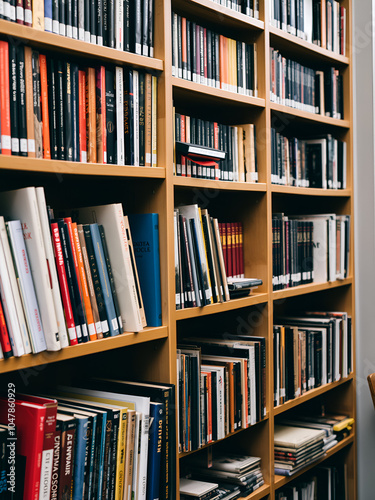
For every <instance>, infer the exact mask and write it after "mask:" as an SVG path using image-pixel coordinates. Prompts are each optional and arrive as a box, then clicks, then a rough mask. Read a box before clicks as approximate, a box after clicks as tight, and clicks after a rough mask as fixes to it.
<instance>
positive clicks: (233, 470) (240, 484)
mask: <svg viewBox="0 0 375 500" xmlns="http://www.w3.org/2000/svg"><path fill="white" fill-rule="evenodd" d="M260 463H261V459H260V458H259V457H252V456H249V455H239V454H235V453H220V454H219V453H218V454H215V455H214V456H213V457H212V460H209V461H208V460H207V459H206V460H205V459H204V457H203V456H202V455H201V456H200V457H195V458H194V461H193V460H192V461H190V462H189V463H188V467H187V469H188V470H189V474H188V475H187V477H181V478H180V494H181V498H182V499H183V500H192V498H193V497H194V498H196V499H197V500H205V499H207V500H220V499H222V498H225V499H227V500H229V499H230V498H237V497H238V496H241V497H246V496H248V495H250V494H251V493H253V492H254V491H256V490H257V489H258V488H260V486H262V485H263V484H264V480H263V474H262V470H261V468H260ZM191 478H192V479H191ZM213 481H214V482H213ZM223 495H224V496H223Z"/></svg>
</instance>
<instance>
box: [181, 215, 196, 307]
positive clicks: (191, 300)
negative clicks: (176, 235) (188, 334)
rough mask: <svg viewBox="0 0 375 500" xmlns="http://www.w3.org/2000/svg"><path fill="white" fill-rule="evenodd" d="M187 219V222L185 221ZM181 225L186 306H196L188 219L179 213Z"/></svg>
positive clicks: (182, 267)
mask: <svg viewBox="0 0 375 500" xmlns="http://www.w3.org/2000/svg"><path fill="white" fill-rule="evenodd" d="M184 221H185V222H184ZM179 226H180V248H181V270H182V284H183V285H182V288H183V293H184V302H185V307H195V306H196V305H197V304H196V301H195V297H194V295H193V293H194V292H193V279H192V276H191V268H190V269H189V260H190V256H189V249H188V244H187V233H186V219H185V218H184V217H183V216H182V215H179Z"/></svg>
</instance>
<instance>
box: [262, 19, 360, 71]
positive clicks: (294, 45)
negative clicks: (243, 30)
mask: <svg viewBox="0 0 375 500" xmlns="http://www.w3.org/2000/svg"><path fill="white" fill-rule="evenodd" d="M268 31H269V33H270V41H271V46H276V47H275V48H281V49H282V48H283V47H287V48H290V49H291V50H293V52H295V53H296V52H297V53H300V54H304V55H305V56H308V57H309V58H314V59H316V60H323V61H326V62H330V63H338V64H341V65H342V64H345V65H348V64H349V62H350V60H349V57H346V56H342V55H340V54H336V53H335V52H332V51H331V50H327V49H323V48H322V47H319V45H315V44H314V43H310V42H307V41H306V40H303V39H302V38H299V37H298V36H295V35H291V34H290V33H287V32H286V31H284V30H282V29H280V28H275V27H274V26H269V28H268Z"/></svg>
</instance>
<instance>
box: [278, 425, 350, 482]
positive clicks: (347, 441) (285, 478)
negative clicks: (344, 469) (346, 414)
mask: <svg viewBox="0 0 375 500" xmlns="http://www.w3.org/2000/svg"><path fill="white" fill-rule="evenodd" d="M353 442H354V434H352V435H351V436H348V437H347V438H345V439H343V440H342V441H340V442H339V443H338V444H337V445H336V446H334V447H333V448H331V449H330V450H328V451H327V453H326V455H325V456H324V457H322V458H321V459H320V460H317V461H316V462H314V463H312V464H311V465H308V466H307V467H304V468H303V469H301V470H300V471H299V472H296V473H295V474H293V476H279V475H277V474H276V475H275V476H274V486H275V489H278V488H281V486H285V485H286V484H288V483H290V481H293V480H294V479H295V478H296V477H298V476H301V475H302V474H304V473H305V472H307V471H308V470H310V469H313V468H314V467H316V466H317V465H319V464H321V463H322V462H324V461H325V460H327V458H329V457H331V456H332V455H334V454H335V453H337V452H339V451H340V450H342V449H343V448H345V447H346V446H348V445H349V444H351V443H353Z"/></svg>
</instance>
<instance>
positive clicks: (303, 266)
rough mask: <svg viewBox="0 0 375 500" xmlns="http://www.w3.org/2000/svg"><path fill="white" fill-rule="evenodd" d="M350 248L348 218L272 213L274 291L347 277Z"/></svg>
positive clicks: (329, 215)
mask: <svg viewBox="0 0 375 500" xmlns="http://www.w3.org/2000/svg"><path fill="white" fill-rule="evenodd" d="M349 247H350V215H336V214H314V215H293V216H286V215H284V214H283V213H278V214H274V215H273V218H272V259H273V278H272V283H273V289H274V290H280V289H283V288H289V287H294V286H299V285H301V284H306V283H322V282H326V281H336V280H342V279H344V278H346V277H347V276H348V275H349Z"/></svg>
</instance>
